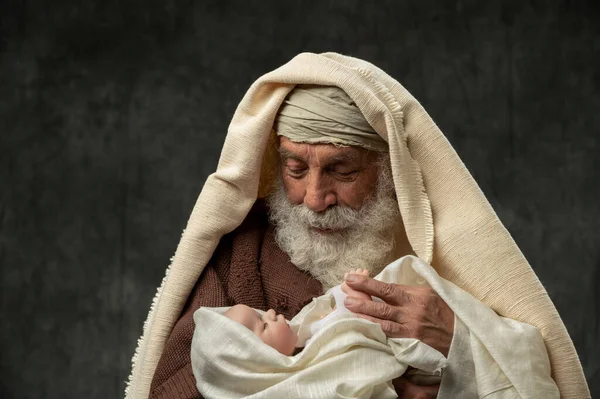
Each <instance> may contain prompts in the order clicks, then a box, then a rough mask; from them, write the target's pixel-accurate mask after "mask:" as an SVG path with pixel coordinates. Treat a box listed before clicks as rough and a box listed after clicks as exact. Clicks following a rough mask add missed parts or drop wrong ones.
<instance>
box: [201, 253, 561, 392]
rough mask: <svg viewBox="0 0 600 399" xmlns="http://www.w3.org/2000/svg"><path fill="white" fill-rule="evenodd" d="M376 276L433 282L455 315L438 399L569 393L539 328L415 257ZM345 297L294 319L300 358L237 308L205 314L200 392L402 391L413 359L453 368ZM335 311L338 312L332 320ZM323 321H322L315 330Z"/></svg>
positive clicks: (431, 367)
mask: <svg viewBox="0 0 600 399" xmlns="http://www.w3.org/2000/svg"><path fill="white" fill-rule="evenodd" d="M375 278H376V279H378V280H381V281H385V282H394V283H399V284H404V285H429V286H431V287H432V288H433V289H434V290H435V291H436V292H437V293H438V294H439V295H440V296H441V297H442V299H444V300H445V301H446V303H448V305H449V306H450V308H451V309H452V310H453V311H454V312H455V321H456V327H455V337H454V340H453V342H452V346H451V348H450V355H449V364H448V367H447V370H446V369H444V374H443V378H442V384H441V387H440V392H439V395H438V398H458V397H460V398H468V397H480V398H490V399H491V398H544V399H552V398H558V397H559V393H558V388H557V387H556V385H555V383H554V381H553V380H552V378H551V376H550V362H549V360H548V355H547V353H546V348H545V346H544V342H543V339H542V337H541V335H540V333H539V332H538V331H537V330H536V329H535V328H534V327H532V326H530V325H528V324H525V323H519V322H516V321H514V320H510V319H506V318H503V317H500V316H498V315H496V314H495V313H494V312H493V311H492V310H491V309H489V308H488V307H487V306H485V305H484V304H482V303H481V302H479V301H478V300H476V299H475V298H473V297H472V296H471V295H469V294H468V293H466V292H464V291H463V290H461V289H460V288H458V287H457V286H455V285H454V284H452V283H450V282H449V281H446V280H444V279H443V278H441V277H440V276H439V275H438V274H437V273H436V272H435V270H433V268H432V267H431V266H429V265H428V264H426V263H425V262H423V261H421V260H419V259H418V258H416V257H414V256H406V257H403V258H401V259H399V260H397V261H395V262H393V263H391V264H390V265H388V266H387V267H386V268H385V269H384V270H383V271H382V272H381V273H380V274H379V275H377V276H376V277H375ZM336 294H337V295H339V291H338V290H337V289H332V290H330V291H328V292H327V293H326V294H325V295H323V296H321V297H318V298H315V299H313V301H312V302H311V303H310V304H309V305H307V306H305V307H304V308H303V309H302V311H300V313H298V315H296V316H295V317H294V318H293V319H292V320H291V322H290V326H291V327H292V329H293V330H295V331H296V332H297V333H298V336H299V344H298V346H302V345H304V344H305V343H306V346H305V347H304V349H303V351H302V352H300V353H298V354H297V355H295V356H285V355H282V354H281V353H279V352H277V351H276V350H275V349H273V348H271V347H269V346H267V345H265V344H264V343H263V342H262V341H261V340H260V339H259V338H258V337H257V336H255V335H254V334H253V333H252V332H251V331H250V330H248V329H247V328H245V327H243V326H242V325H241V324H238V323H236V322H234V321H232V320H230V319H228V318H226V317H225V316H223V315H222V314H223V313H224V312H225V311H226V310H227V309H228V308H216V309H209V308H201V309H199V310H198V311H196V313H195V314H194V321H195V322H196V325H197V326H198V327H197V328H196V330H195V332H194V337H193V340H192V349H191V359H192V368H193V371H194V376H195V377H196V381H197V387H198V390H199V391H200V393H202V395H203V396H204V397H205V398H207V399H213V398H215V399H217V398H241V397H251V398H274V397H277V398H284V397H285V398H323V399H325V398H370V397H373V398H395V397H396V394H395V391H394V389H393V387H392V386H391V380H393V379H394V378H396V377H398V376H400V375H402V374H403V373H404V372H405V371H406V367H407V365H410V366H412V367H414V368H417V369H420V370H424V371H425V372H428V373H432V374H435V373H439V371H440V370H441V369H442V368H444V367H446V364H447V361H446V359H445V358H444V356H443V355H442V354H441V353H439V352H438V351H436V350H434V349H433V348H431V347H429V346H428V345H426V344H424V343H422V342H420V341H418V340H415V339H408V338H387V339H386V336H385V334H384V333H383V331H382V330H381V328H380V327H379V325H378V324H375V323H371V322H369V321H366V320H363V319H359V318H356V317H354V315H353V314H352V313H350V312H347V311H344V310H342V309H341V308H338V309H337V311H335V312H333V313H332V310H333V305H335V304H336V303H335V301H333V300H332V299H333V297H334V295H336ZM338 298H340V299H341V298H342V296H338ZM338 302H339V300H338ZM327 314H334V315H335V317H331V318H329V319H327V322H322V320H324V319H321V317H322V316H324V315H327ZM315 323H319V324H320V325H319V328H318V329H316V333H315V334H314V335H312V332H311V331H312V330H311V327H312V326H314V324H315ZM474 395H476V396H474Z"/></svg>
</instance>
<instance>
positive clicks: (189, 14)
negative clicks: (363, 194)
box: [0, 0, 600, 398]
mask: <svg viewBox="0 0 600 399" xmlns="http://www.w3.org/2000/svg"><path fill="white" fill-rule="evenodd" d="M72 3H73V4H68V2H58V1H41V0H39V1H33V0H32V1H27V2H26V1H21V0H15V1H4V2H2V3H0V34H1V36H0V37H1V41H0V51H1V52H0V57H1V58H0V183H1V186H0V187H1V188H0V267H1V274H0V278H1V280H0V298H1V309H2V320H1V322H0V325H1V329H0V345H1V346H0V397H2V398H62V397H78V398H80V397H85V398H116V397H121V396H122V391H123V387H124V381H125V380H126V378H127V375H128V372H129V368H130V358H131V356H132V354H133V351H134V347H135V344H136V340H137V338H138V336H139V335H140V333H141V328H142V323H143V321H144V320H145V317H146V313H147V311H148V308H149V306H150V302H151V298H152V297H153V295H154V293H155V290H156V287H157V286H158V285H159V283H160V281H161V278H162V277H163V274H164V270H165V268H166V266H167V264H168V262H169V258H170V256H171V255H172V253H173V252H174V250H175V247H176V245H177V242H178V240H179V237H180V233H181V230H182V229H183V227H184V226H185V223H186V220H187V217H188V216H189V213H190V211H191V208H192V205H193V203H194V201H195V199H196V197H197V195H198V193H199V192H200V189H201V187H202V184H203V182H204V180H205V178H206V176H207V175H208V174H209V173H211V172H212V171H213V169H214V168H215V166H216V162H217V159H218V156H219V151H220V147H221V145H222V142H223V140H224V136H225V132H226V129H227V125H228V123H229V120H230V118H231V116H232V114H233V112H234V110H235V107H236V105H237V103H238V102H239V100H240V99H241V98H242V96H243V94H244V92H245V90H246V89H247V88H248V86H249V85H250V84H251V83H252V82H253V81H254V80H255V79H256V78H258V77H259V76H260V75H261V74H263V73H265V72H267V71H269V70H271V69H274V68H275V67H277V66H279V65H281V64H282V63H284V62H286V61H287V60H289V59H290V58H291V57H292V56H294V55H295V54H297V53H298V52H301V51H314V52H321V51H337V52H341V53H344V54H348V55H353V56H357V57H359V58H364V59H366V60H368V61H371V62H373V63H375V64H376V65H378V66H380V67H381V68H383V69H384V70H386V71H387V72H388V73H389V74H390V75H392V76H393V77H395V78H396V79H398V80H399V81H400V82H402V83H403V84H404V85H405V86H406V87H407V88H408V89H409V90H410V91H411V92H412V93H413V94H414V95H415V97H416V98H417V99H419V100H420V101H421V102H422V103H423V105H424V106H425V108H426V109H427V110H428V111H429V113H430V114H431V115H432V117H433V118H434V120H435V121H436V122H437V123H438V124H439V126H440V127H441V129H442V131H444V132H445V134H446V135H447V136H448V137H449V139H450V141H451V142H452V144H453V145H454V146H455V148H456V150H457V152H458V153H459V155H460V156H461V157H462V159H463V160H464V162H465V163H466V165H467V166H468V168H469V169H470V170H471V172H472V173H473V175H474V176H475V178H476V179H477V181H478V182H479V184H480V185H481V188H482V189H483V191H484V192H485V193H486V194H487V196H488V198H489V200H490V201H491V202H492V204H493V206H494V207H495V209H496V211H497V212H498V214H499V216H500V218H501V219H502V221H503V222H504V223H505V225H506V226H507V228H508V229H509V230H510V232H511V233H512V234H513V236H514V238H515V240H516V241H517V243H518V244H519V245H520V247H521V249H522V250H523V252H524V253H525V255H526V256H527V258H528V259H529V260H530V262H531V264H532V265H533V267H534V269H535V271H536V272H537V273H538V275H539V277H540V279H541V281H542V282H543V284H544V285H545V286H546V288H547V289H548V291H549V293H550V296H551V297H552V299H553V300H554V303H555V304H556V306H557V308H558V310H559V311H560V313H561V315H562V317H563V319H564V321H565V324H566V325H567V328H568V329H569V332H570V334H571V337H572V338H573V340H574V342H575V345H576V347H577V349H578V351H579V354H580V357H581V361H582V363H583V366H584V368H585V371H586V375H587V378H588V381H589V383H590V386H591V389H592V391H593V392H594V393H595V394H600V372H599V367H600V327H599V325H600V323H599V307H600V290H599V289H598V287H597V282H598V279H599V271H600V267H599V266H600V265H599V263H600V249H599V245H598V244H599V238H600V222H599V220H600V219H599V216H600V207H599V206H598V199H599V193H600V188H599V184H598V183H599V182H600V170H599V164H600V160H599V155H598V149H599V144H600V142H599V139H598V134H599V129H600V95H599V94H598V89H599V88H600V52H599V51H600V32H599V31H600V18H599V15H598V13H599V11H600V9H599V8H598V6H597V5H596V4H597V3H594V2H593V1H578V2H570V1H564V2H558V1H556V2H541V1H535V2H531V1H515V2H499V1H497V2H484V1H477V0H473V1H463V2H456V3H454V2H444V1H433V0H430V1H416V0H414V1H410V2H408V1H377V2H373V3H376V5H371V4H369V2H365V1H329V2H325V1H321V2H316V1H315V2H300V1H294V2H280V1H260V2H259V1H255V2H253V3H252V4H247V3H249V2H242V1H239V2H226V1H205V2H195V3H194V2H192V1H182V0H178V1H175V0H173V1H158V0H135V1H133V0H128V1H117V0H110V1H109V0H105V1H78V2H75V1H73V2H72ZM282 3H285V5H284V4H282ZM75 4H78V5H75Z"/></svg>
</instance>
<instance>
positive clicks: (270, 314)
mask: <svg viewBox="0 0 600 399" xmlns="http://www.w3.org/2000/svg"><path fill="white" fill-rule="evenodd" d="M266 315H267V317H268V318H269V320H273V321H277V314H276V313H275V311H274V310H273V309H269V310H267V313H266Z"/></svg>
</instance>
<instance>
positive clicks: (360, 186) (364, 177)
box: [279, 137, 379, 212]
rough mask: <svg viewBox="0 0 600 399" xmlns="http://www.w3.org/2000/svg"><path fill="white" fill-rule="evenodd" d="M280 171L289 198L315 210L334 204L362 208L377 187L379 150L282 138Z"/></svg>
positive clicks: (319, 210) (318, 210)
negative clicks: (308, 142) (300, 141)
mask: <svg viewBox="0 0 600 399" xmlns="http://www.w3.org/2000/svg"><path fill="white" fill-rule="evenodd" d="M280 140H281V141H280V148H279V152H280V155H281V168H282V170H281V175H282V177H283V184H284V187H285V191H286V193H287V196H288V199H289V200H290V201H291V202H292V203H294V204H304V205H305V206H306V207H307V208H309V209H310V210H312V211H314V212H322V211H324V210H326V209H327V208H329V207H330V206H333V205H346V206H348V207H351V208H353V209H360V207H361V206H362V204H363V202H364V201H365V200H366V199H367V198H369V197H370V196H371V195H372V194H373V193H374V192H375V190H376V187H377V178H378V163H377V159H378V156H379V155H378V153H377V152H376V151H368V150H366V149H363V148H360V147H336V146H335V145H333V144H307V143H294V142H292V141H290V140H289V139H287V138H285V137H281V139H280Z"/></svg>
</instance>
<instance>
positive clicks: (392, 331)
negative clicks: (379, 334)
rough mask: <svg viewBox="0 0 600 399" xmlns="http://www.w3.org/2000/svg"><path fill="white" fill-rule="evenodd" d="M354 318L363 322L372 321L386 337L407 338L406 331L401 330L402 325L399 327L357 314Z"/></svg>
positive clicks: (389, 322)
mask: <svg viewBox="0 0 600 399" xmlns="http://www.w3.org/2000/svg"><path fill="white" fill-rule="evenodd" d="M356 317H358V318H359V319H365V320H369V321H372V322H373V323H377V324H379V325H380V326H381V330H382V331H383V332H384V334H385V335H386V336H388V337H391V338H407V337H408V335H407V332H406V329H405V328H403V326H402V325H400V324H398V323H396V322H394V321H391V320H383V319H378V318H377V317H373V316H369V315H366V314H357V315H356Z"/></svg>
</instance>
